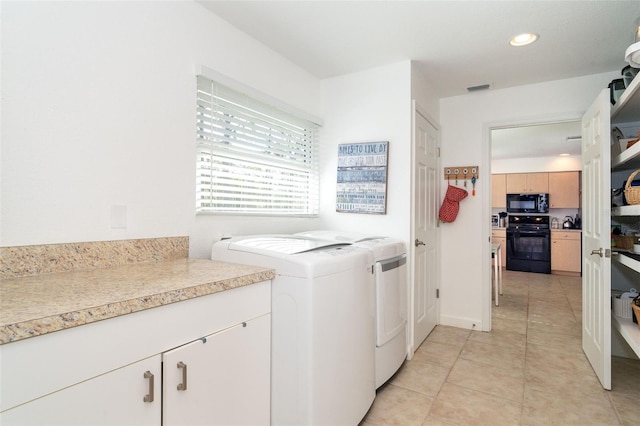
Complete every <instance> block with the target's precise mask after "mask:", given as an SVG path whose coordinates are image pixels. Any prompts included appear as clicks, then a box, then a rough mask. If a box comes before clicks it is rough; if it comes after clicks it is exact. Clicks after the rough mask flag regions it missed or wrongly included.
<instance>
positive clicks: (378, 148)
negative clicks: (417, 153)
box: [336, 141, 389, 214]
mask: <svg viewBox="0 0 640 426" xmlns="http://www.w3.org/2000/svg"><path fill="white" fill-rule="evenodd" d="M388 154H389V142H388V141H385V142H365V143H349V144H340V145H338V181H337V189H336V211H337V212H344V213H370V214H386V212H387V162H388V159H389V155H388Z"/></svg>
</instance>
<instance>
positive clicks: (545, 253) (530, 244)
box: [506, 215, 551, 274]
mask: <svg viewBox="0 0 640 426" xmlns="http://www.w3.org/2000/svg"><path fill="white" fill-rule="evenodd" d="M506 267H507V269H508V270H511V271H524V272H538V273H543V274H550V273H551V230H550V227H549V216H520V215H509V226H508V227H507V265H506Z"/></svg>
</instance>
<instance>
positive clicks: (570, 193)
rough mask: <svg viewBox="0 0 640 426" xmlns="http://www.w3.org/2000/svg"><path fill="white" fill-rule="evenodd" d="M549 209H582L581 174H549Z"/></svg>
mask: <svg viewBox="0 0 640 426" xmlns="http://www.w3.org/2000/svg"><path fill="white" fill-rule="evenodd" d="M549 207H550V208H553V209H564V208H572V209H573V208H575V209H578V208H580V172H576V171H572V172H553V173H549Z"/></svg>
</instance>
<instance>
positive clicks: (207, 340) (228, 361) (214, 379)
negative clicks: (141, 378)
mask: <svg viewBox="0 0 640 426" xmlns="http://www.w3.org/2000/svg"><path fill="white" fill-rule="evenodd" d="M270 342H271V315H263V316H261V317H258V318H256V319H253V320H251V321H247V322H246V323H242V324H238V325H236V326H233V327H230V328H228V329H226V330H223V331H220V332H219V333H215V334H212V335H209V336H206V337H203V338H202V339H199V340H196V341H194V342H191V343H189V344H186V345H184V346H180V347H179V348H176V349H174V350H172V351H169V352H165V353H164V354H163V356H162V361H163V366H162V368H163V385H162V387H163V413H162V417H163V422H162V424H163V425H165V426H173V425H268V424H269V421H270V414H271V407H270V404H271V398H270V369H271V361H270V360H271V355H270V346H271V344H270Z"/></svg>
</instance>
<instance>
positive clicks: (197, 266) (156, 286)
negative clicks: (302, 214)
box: [0, 258, 275, 344]
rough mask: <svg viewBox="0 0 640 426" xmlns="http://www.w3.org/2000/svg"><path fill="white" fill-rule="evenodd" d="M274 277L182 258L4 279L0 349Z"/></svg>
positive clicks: (269, 273) (258, 270)
mask: <svg viewBox="0 0 640 426" xmlns="http://www.w3.org/2000/svg"><path fill="white" fill-rule="evenodd" d="M274 277H275V271H274V270H273V269H268V268H262V267H257V266H247V265H239V264H233V263H226V262H218V261H212V260H204V259H186V258H183V259H177V260H167V261H160V262H147V263H135V264H127V265H120V266H114V267H109V268H98V269H91V270H78V271H70V272H60V273H51V274H42V275H33V276H25V277H20V278H10V279H3V280H0V344H5V343H10V342H15V341H18V340H22V339H26V338H29V337H34V336H39V335H42V334H47V333H52V332H55V331H59V330H64V329H67V328H71V327H76V326H79V325H83V324H89V323H92V322H96V321H100V320H103V319H108V318H113V317H117V316H120V315H125V314H129V313H133V312H138V311H142V310H145V309H150V308H155V307H158V306H162V305H167V304H170V303H174V302H179V301H182V300H187V299H192V298H195V297H199V296H205V295H208V294H213V293H217V292H219V291H224V290H229V289H232V288H236V287H242V286H245V285H249V284H254V283H258V282H262V281H267V280H271V279H273V278H274Z"/></svg>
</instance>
